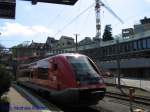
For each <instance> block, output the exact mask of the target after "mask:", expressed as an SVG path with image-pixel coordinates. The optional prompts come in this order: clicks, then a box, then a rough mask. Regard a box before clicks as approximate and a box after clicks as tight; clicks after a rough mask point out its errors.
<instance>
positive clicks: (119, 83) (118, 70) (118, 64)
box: [116, 39, 121, 88]
mask: <svg viewBox="0 0 150 112" xmlns="http://www.w3.org/2000/svg"><path fill="white" fill-rule="evenodd" d="M116 45H117V46H116V47H117V72H118V87H119V88H120V85H121V82H120V49H119V39H117V41H116Z"/></svg>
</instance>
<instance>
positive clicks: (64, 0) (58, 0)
mask: <svg viewBox="0 0 150 112" xmlns="http://www.w3.org/2000/svg"><path fill="white" fill-rule="evenodd" d="M24 1H31V2H32V4H36V3H37V2H45V3H55V4H64V5H74V4H75V3H76V2H77V1H78V0H24Z"/></svg>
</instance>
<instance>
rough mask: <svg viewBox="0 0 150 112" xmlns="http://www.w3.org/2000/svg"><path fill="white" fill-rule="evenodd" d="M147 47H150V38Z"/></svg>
mask: <svg viewBox="0 0 150 112" xmlns="http://www.w3.org/2000/svg"><path fill="white" fill-rule="evenodd" d="M147 48H150V38H148V39H147Z"/></svg>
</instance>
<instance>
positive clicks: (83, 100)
mask: <svg viewBox="0 0 150 112" xmlns="http://www.w3.org/2000/svg"><path fill="white" fill-rule="evenodd" d="M17 82H18V83H19V84H22V85H24V86H27V87H30V88H32V89H35V90H37V91H42V92H44V93H47V94H49V96H50V97H51V98H52V99H54V100H56V101H59V102H62V103H63V104H72V105H86V106H89V105H94V104H97V103H98V101H99V100H101V99H103V98H104V96H105V92H106V85H105V84H104V80H103V78H102V73H101V72H100V71H99V69H98V68H97V66H96V64H95V63H94V62H93V61H92V60H91V59H90V58H89V57H87V56H85V55H81V54H75V53H65V54H58V55H55V56H51V57H48V58H45V59H42V60H39V61H36V62H34V63H30V64H24V65H20V66H19V67H18V75H17Z"/></svg>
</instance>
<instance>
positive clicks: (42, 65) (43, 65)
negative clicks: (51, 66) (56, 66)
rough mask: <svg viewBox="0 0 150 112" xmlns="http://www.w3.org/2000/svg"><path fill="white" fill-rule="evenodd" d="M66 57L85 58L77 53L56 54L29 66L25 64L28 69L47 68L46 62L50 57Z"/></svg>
mask: <svg viewBox="0 0 150 112" xmlns="http://www.w3.org/2000/svg"><path fill="white" fill-rule="evenodd" d="M66 56H75V57H76V56H85V55H83V54H79V53H63V54H56V55H53V56H52V55H51V56H49V57H47V58H44V59H41V60H38V61H36V62H32V63H30V64H27V66H28V67H29V68H48V60H49V59H50V58H52V57H66Z"/></svg>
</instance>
